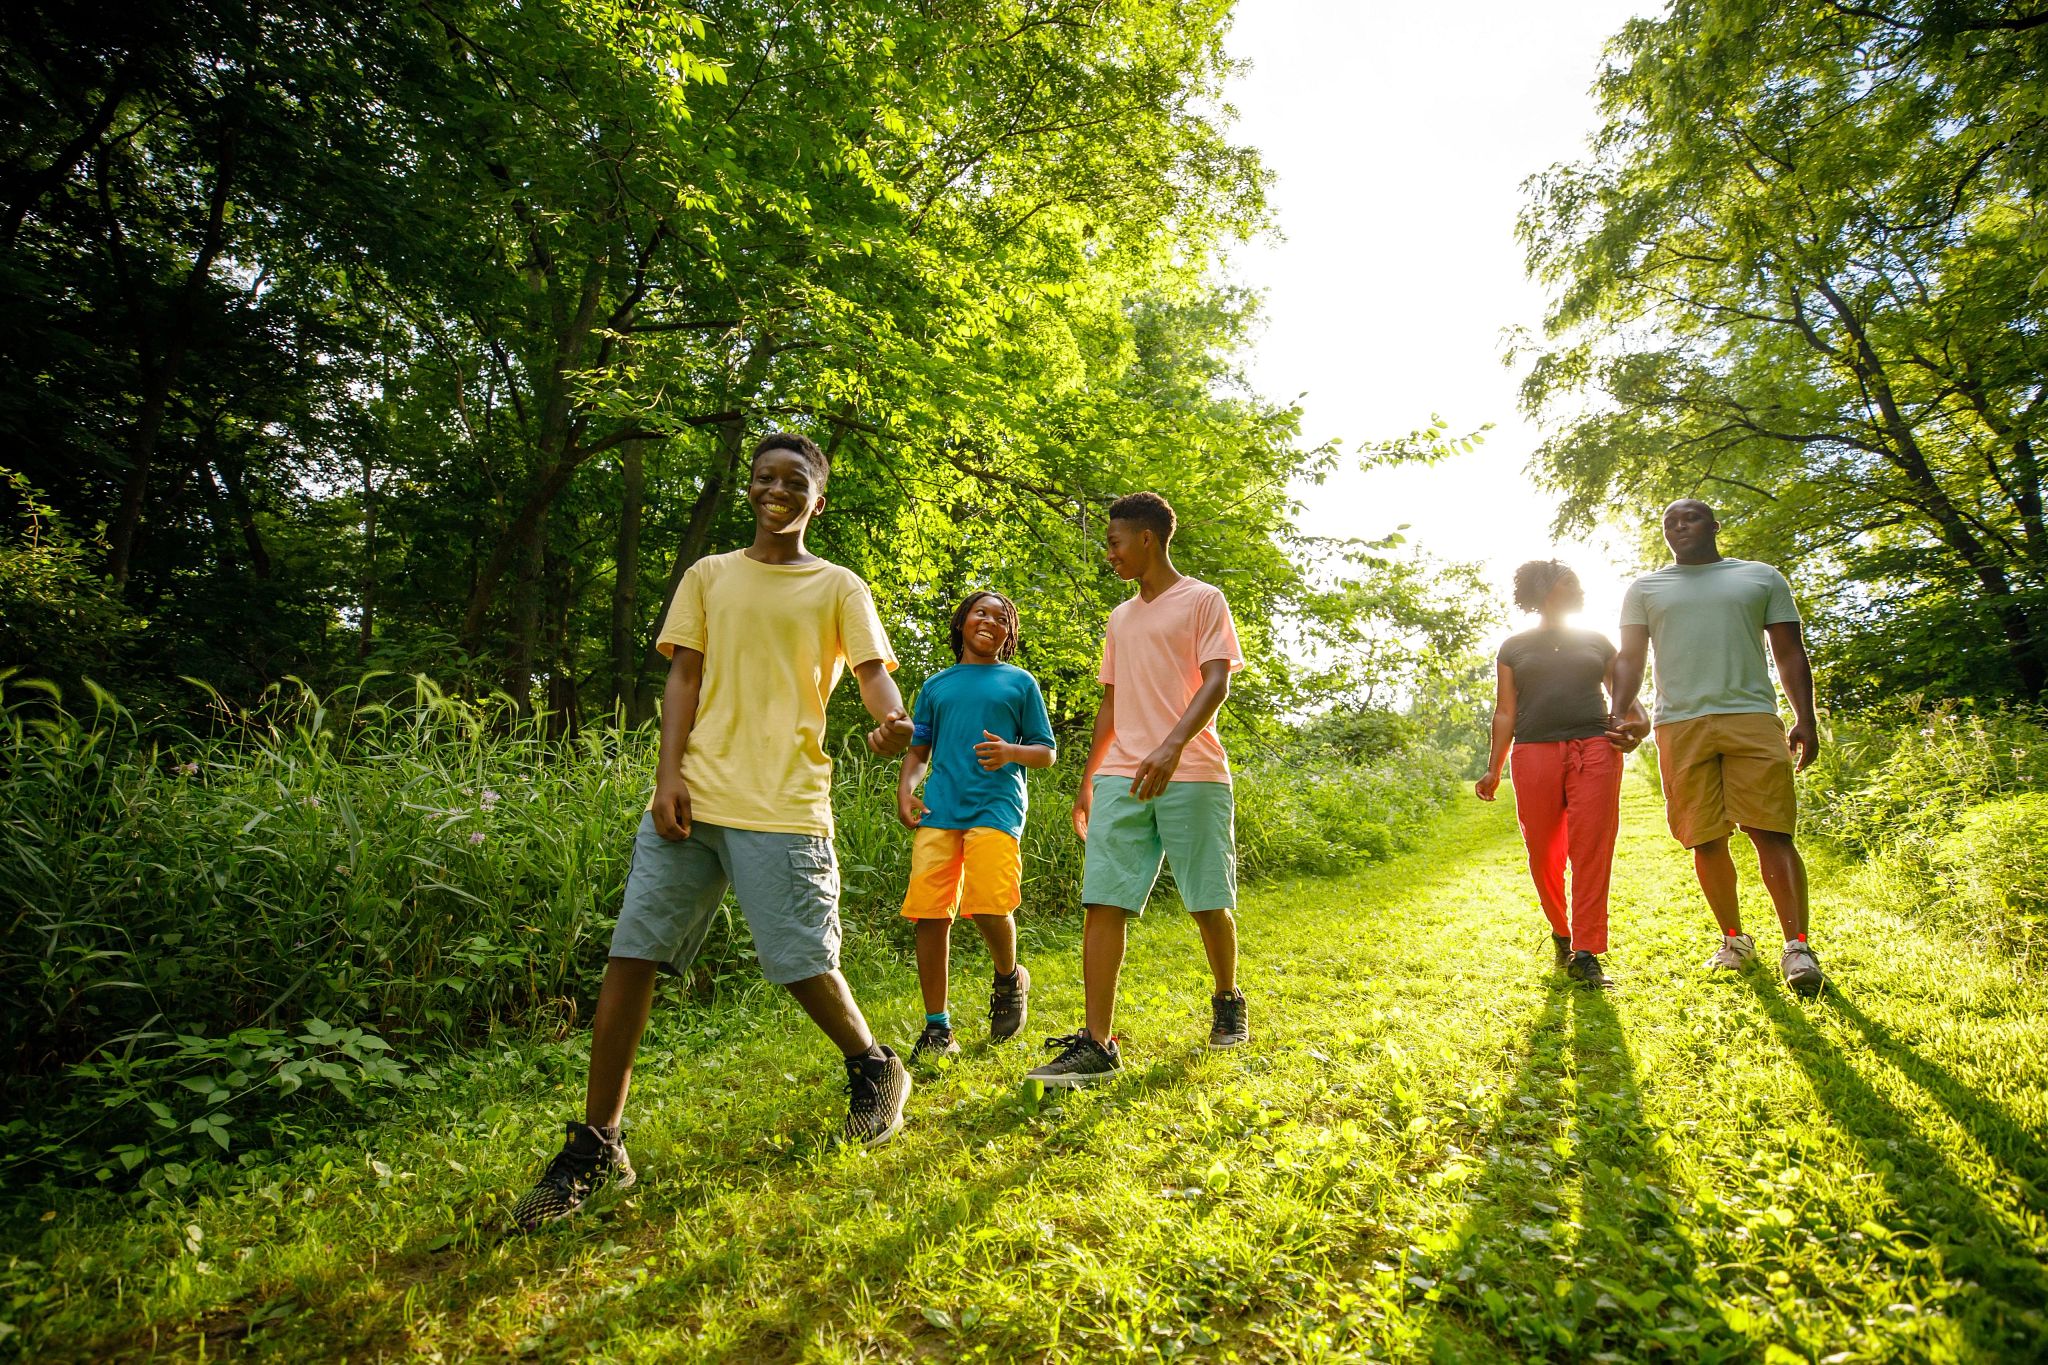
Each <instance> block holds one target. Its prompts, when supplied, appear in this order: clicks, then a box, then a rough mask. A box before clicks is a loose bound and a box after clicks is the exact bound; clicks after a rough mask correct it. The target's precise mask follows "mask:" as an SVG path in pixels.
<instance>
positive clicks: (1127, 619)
mask: <svg viewBox="0 0 2048 1365" xmlns="http://www.w3.org/2000/svg"><path fill="white" fill-rule="evenodd" d="M1173 530H1174V516H1173V509H1172V508H1171V507H1169V506H1167V503H1166V500H1165V499H1164V498H1162V497H1160V496H1159V495H1158V494H1156V493H1133V494H1131V495H1130V496H1129V497H1125V498H1119V499H1118V500H1117V501H1116V502H1115V503H1114V504H1113V505H1112V506H1111V507H1110V509H1109V531H1108V534H1107V537H1106V541H1107V549H1108V559H1109V566H1110V568H1112V569H1114V570H1115V571H1116V574H1117V576H1118V577H1119V578H1122V579H1124V580H1126V581H1130V580H1133V579H1135V580H1136V581H1137V583H1138V594H1137V596H1135V597H1132V598H1130V599H1128V600H1127V601H1125V602H1124V603H1123V604H1122V605H1121V606H1119V607H1118V608H1117V609H1116V610H1115V611H1113V612H1111V613H1110V617H1109V627H1108V630H1107V631H1106V632H1105V634H1104V637H1103V642H1102V709H1101V711H1100V712H1098V713H1097V715H1096V717H1095V740H1094V743H1093V744H1092V745H1091V746H1090V747H1089V751H1088V766H1087V768H1086V769H1085V771H1084V772H1083V773H1082V777H1081V788H1080V791H1079V792H1077V793H1076V794H1075V797H1074V831H1075V833H1077V834H1079V835H1080V836H1081V839H1082V841H1083V843H1084V844H1085V845H1086V849H1087V856H1086V862H1085V865H1084V867H1083V871H1082V876H1081V900H1082V901H1083V903H1084V904H1085V905H1086V906H1087V912H1088V918H1087V923H1086V926H1085V928H1084V929H1083V932H1082V952H1081V978H1082V985H1083V989H1084V993H1085V995H1086V997H1087V1022H1086V1026H1085V1027H1083V1028H1082V1029H1081V1031H1080V1032H1078V1033H1074V1034H1070V1035H1068V1036H1066V1037H1063V1038H1055V1039H1053V1040H1052V1045H1053V1046H1055V1047H1057V1048H1059V1049H1060V1051H1059V1055H1058V1056H1056V1057H1055V1058H1054V1059H1053V1060H1052V1061H1050V1062H1048V1063H1046V1064H1045V1065H1044V1066H1041V1067H1039V1068H1037V1069H1036V1070H1034V1071H1032V1072H1030V1073H1029V1078H1030V1079H1032V1080H1037V1081H1042V1082H1044V1083H1045V1084H1046V1085H1056V1086H1077V1085H1089V1084H1092V1083H1093V1082H1095V1081H1099V1080H1103V1079H1105V1078H1107V1077H1109V1076H1113V1075H1115V1074H1116V1073H1117V1071H1118V1070H1119V1069H1120V1068H1121V1066H1122V1055H1121V1053H1120V1052H1119V1050H1118V1047H1117V1042H1116V1034H1115V1028H1114V1025H1115V1019H1116V988H1117V976H1118V973H1119V972H1120V971H1121V970H1122V968H1123V961H1124V931H1125V928H1126V926H1127V924H1128V921H1129V919H1130V917H1131V916H1132V915H1141V914H1143V913H1144V911H1145V902H1146V900H1147V899H1148V898H1149V897H1150V896H1151V894H1152V885H1153V883H1154V882H1156V881H1158V880H1159V869H1160V866H1161V864H1162V863H1164V864H1167V865H1169V866H1171V867H1172V868H1173V881H1174V885H1175V886H1176V887H1178V888H1179V890H1180V898H1181V903H1182V904H1183V905H1185V906H1186V907H1187V910H1188V913H1189V914H1190V915H1191V916H1192V917H1193V918H1194V921H1195V925H1196V927H1197V928H1198V929H1200V930H1201V933H1202V946H1203V947H1204V948H1205V949H1206V950H1207V952H1208V957H1209V969H1210V971H1211V973H1212V974H1213V975H1214V977H1215V982H1216V988H1215V992H1214V994H1213V995H1212V996H1211V998H1210V1010H1211V1015H1212V1019H1211V1028H1210V1031H1209V1046H1210V1047H1212V1048H1228V1047H1238V1046H1240V1045H1242V1044H1243V1043H1245V1042H1246V1041H1248V1039H1249V1038H1250V1033H1249V1031H1248V1029H1247V1027H1246V1023H1245V1001H1244V992H1242V991H1240V990H1239V989H1238V988H1237V922H1236V920H1235V918H1234V917H1233V916H1232V914H1231V912H1232V910H1233V909H1234V908H1235V907H1236V905H1237V830H1236V812H1235V806H1234V804H1233V801H1232V795H1231V789H1230V760H1229V759H1228V758H1227V757H1225V755H1224V753H1223V742H1222V740H1220V739H1219V738H1217V735H1216V712H1217V709H1218V708H1219V707H1221V706H1222V705H1223V699H1224V698H1225V697H1226V696H1228V695H1229V693H1230V675H1231V674H1232V673H1234V672H1236V671H1237V670H1238V669H1240V668H1242V667H1244V656H1243V654H1242V652H1241V651H1240V650H1239V648H1238V643H1237V629H1236V627H1235V625H1234V624H1233V623H1232V622H1231V619H1230V604H1229V603H1228V602H1226V601H1225V600H1224V598H1223V594H1222V593H1221V592H1219V591H1217V590H1216V589H1215V588H1214V587H1212V586H1210V585H1209V584H1207V583H1203V582H1201V581H1199V580H1197V579H1193V578H1189V577H1187V576H1185V575H1184V574H1182V573H1180V572H1179V571H1178V570H1177V569H1175V568H1174V567H1173V560H1172V558H1171V557H1170V556H1169V554H1168V546H1169V544H1170V543H1171V542H1172V540H1173Z"/></svg>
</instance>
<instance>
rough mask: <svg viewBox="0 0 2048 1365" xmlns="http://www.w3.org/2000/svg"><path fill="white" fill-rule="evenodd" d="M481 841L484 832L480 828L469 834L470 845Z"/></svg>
mask: <svg viewBox="0 0 2048 1365" xmlns="http://www.w3.org/2000/svg"><path fill="white" fill-rule="evenodd" d="M483 841H484V832H483V831H482V830H478V831H476V833H474V834H472V835H470V836H469V842H470V845H471V846H472V847H474V846H475V845H477V844H480V843H482V842H483Z"/></svg>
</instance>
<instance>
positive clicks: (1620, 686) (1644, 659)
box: [1607, 626, 1650, 738]
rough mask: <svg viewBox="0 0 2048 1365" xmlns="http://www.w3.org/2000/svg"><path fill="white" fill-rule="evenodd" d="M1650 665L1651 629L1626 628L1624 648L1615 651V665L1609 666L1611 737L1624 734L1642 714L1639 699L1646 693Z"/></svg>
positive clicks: (1622, 636) (1623, 636) (1608, 722)
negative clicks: (1633, 717)
mask: <svg viewBox="0 0 2048 1365" xmlns="http://www.w3.org/2000/svg"><path fill="white" fill-rule="evenodd" d="M1649 663H1650V628H1649V627H1648V626H1623V627H1622V628H1621V648H1620V649H1619V650H1617V651H1616V652H1615V655H1614V662H1613V663H1611V664H1609V665H1608V666H1607V695H1608V697H1609V699H1610V701H1609V704H1610V705H1612V706H1613V707H1614V710H1613V712H1612V714H1610V715H1609V716H1608V717H1607V731H1608V735H1609V737H1610V738H1611V737H1612V736H1613V735H1615V734H1616V733H1618V732H1620V731H1621V730H1622V729H1623V727H1624V725H1625V723H1626V722H1627V720H1628V718H1629V717H1630V716H1631V715H1635V714H1640V712H1641V710H1642V708H1641V707H1640V706H1639V705H1638V704H1637V702H1636V698H1637V697H1639V696H1641V695H1642V691H1643V670H1644V669H1646V668H1647V667H1649Z"/></svg>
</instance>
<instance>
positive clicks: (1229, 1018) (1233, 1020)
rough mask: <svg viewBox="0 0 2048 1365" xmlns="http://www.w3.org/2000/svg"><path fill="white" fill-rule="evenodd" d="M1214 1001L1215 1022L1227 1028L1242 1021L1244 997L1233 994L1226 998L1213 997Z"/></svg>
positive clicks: (1235, 1025)
mask: <svg viewBox="0 0 2048 1365" xmlns="http://www.w3.org/2000/svg"><path fill="white" fill-rule="evenodd" d="M1213 998H1214V999H1215V1001H1216V1022H1217V1023H1219V1024H1222V1025H1224V1026H1225V1027H1227V1028H1235V1027H1237V1026H1238V1025H1239V1024H1242V1023H1243V1022H1244V997H1243V996H1241V995H1233V996H1230V997H1228V998H1225V997H1222V996H1216V997H1213Z"/></svg>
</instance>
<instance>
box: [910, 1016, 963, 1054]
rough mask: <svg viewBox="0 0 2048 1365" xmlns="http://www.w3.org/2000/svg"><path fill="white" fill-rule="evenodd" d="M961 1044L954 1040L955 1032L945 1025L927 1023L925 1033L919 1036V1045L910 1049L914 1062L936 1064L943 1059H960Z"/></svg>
mask: <svg viewBox="0 0 2048 1365" xmlns="http://www.w3.org/2000/svg"><path fill="white" fill-rule="evenodd" d="M959 1055H960V1044H959V1043H958V1042H957V1041H955V1040H954V1038H953V1030H952V1029H950V1028H947V1027H946V1026H945V1025H943V1024H934V1023H930V1022H927V1023H926V1024H925V1026H924V1032H923V1033H920V1034H918V1035H917V1043H916V1044H915V1045H914V1046H913V1047H912V1048H911V1049H910V1060H911V1061H913V1062H935V1061H938V1060H939V1059H940V1058H941V1057H958V1056H959Z"/></svg>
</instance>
